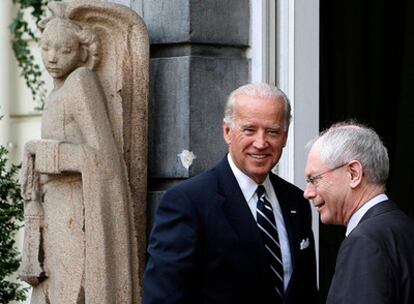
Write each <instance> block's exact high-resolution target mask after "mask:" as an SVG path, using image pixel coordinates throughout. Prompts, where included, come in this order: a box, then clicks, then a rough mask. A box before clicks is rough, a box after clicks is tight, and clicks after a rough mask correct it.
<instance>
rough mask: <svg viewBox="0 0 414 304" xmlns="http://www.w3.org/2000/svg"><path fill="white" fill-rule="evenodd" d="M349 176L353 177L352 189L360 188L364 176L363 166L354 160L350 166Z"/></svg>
mask: <svg viewBox="0 0 414 304" xmlns="http://www.w3.org/2000/svg"><path fill="white" fill-rule="evenodd" d="M348 170H349V174H350V175H351V181H350V186H351V188H356V187H358V186H359V185H360V184H361V182H362V177H363V176H364V170H363V168H362V164H361V163H360V162H359V161H357V160H352V161H350V162H349V164H348Z"/></svg>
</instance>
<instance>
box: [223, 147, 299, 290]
mask: <svg viewBox="0 0 414 304" xmlns="http://www.w3.org/2000/svg"><path fill="white" fill-rule="evenodd" d="M227 160H228V161H229V164H230V168H231V170H232V171H233V174H234V176H235V177H236V180H237V182H238V184H239V187H240V189H241V191H242V193H243V196H244V198H245V199H246V202H247V204H248V206H249V208H250V211H251V212H252V215H253V217H254V219H255V220H256V219H257V213H256V205H257V201H258V200H259V198H258V197H257V194H256V189H257V186H258V184H256V182H255V181H254V180H252V179H251V178H250V177H248V176H247V175H246V174H244V173H243V172H242V171H241V170H240V169H239V168H238V167H237V166H236V165H235V163H234V162H233V159H232V158H231V155H230V153H229V154H227ZM262 185H263V186H264V187H265V189H266V199H267V200H268V201H269V202H270V204H271V205H272V208H273V214H274V216H275V220H276V226H277V233H278V235H279V244H280V251H281V254H282V262H283V272H284V276H283V283H284V285H285V290H286V288H287V286H288V283H289V280H290V277H291V276H292V271H293V269H292V258H291V256H290V247H289V239H288V235H287V231H286V227H285V221H284V220H283V215H282V210H281V209H280V205H279V201H278V200H277V197H276V193H275V190H274V189H273V186H272V183H271V182H270V179H269V175H268V176H267V177H266V179H265V181H264V182H263V184H262Z"/></svg>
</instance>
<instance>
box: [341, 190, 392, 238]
mask: <svg viewBox="0 0 414 304" xmlns="http://www.w3.org/2000/svg"><path fill="white" fill-rule="evenodd" d="M386 200H388V197H387V196H386V195H385V194H380V195H377V196H375V197H374V198H372V199H370V200H369V201H368V202H366V203H365V204H364V205H363V206H362V207H361V208H359V210H358V211H357V212H355V213H354V214H353V215H352V216H351V218H350V219H349V222H348V225H347V226H346V232H345V236H348V235H349V234H350V233H351V232H352V230H354V228H355V227H356V226H357V225H358V223H359V222H360V221H361V219H362V217H363V216H364V215H365V213H367V211H368V210H369V209H371V208H372V207H374V206H375V205H377V204H379V203H382V202H384V201H386Z"/></svg>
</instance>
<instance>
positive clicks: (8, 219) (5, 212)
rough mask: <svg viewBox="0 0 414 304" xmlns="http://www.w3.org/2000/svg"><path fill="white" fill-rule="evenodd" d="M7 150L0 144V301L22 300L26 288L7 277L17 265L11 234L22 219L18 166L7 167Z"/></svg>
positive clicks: (17, 259) (13, 233) (13, 239)
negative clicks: (17, 175) (17, 176)
mask: <svg viewBox="0 0 414 304" xmlns="http://www.w3.org/2000/svg"><path fill="white" fill-rule="evenodd" d="M7 154H8V151H7V149H6V148H5V147H3V146H0V279H1V282H0V303H1V304H3V303H9V302H11V301H13V300H17V301H23V300H25V299H26V291H27V288H23V287H22V285H21V284H20V283H19V282H12V281H9V280H8V279H7V277H9V276H10V275H11V274H13V273H14V272H15V271H16V270H17V269H18V267H19V265H20V256H19V252H18V251H17V249H16V247H15V236H16V233H17V231H18V230H19V228H20V226H21V225H20V223H21V221H23V199H22V197H21V195H20V186H19V184H18V181H17V179H16V174H17V171H18V169H19V166H16V165H11V166H8V164H7V162H8V158H7Z"/></svg>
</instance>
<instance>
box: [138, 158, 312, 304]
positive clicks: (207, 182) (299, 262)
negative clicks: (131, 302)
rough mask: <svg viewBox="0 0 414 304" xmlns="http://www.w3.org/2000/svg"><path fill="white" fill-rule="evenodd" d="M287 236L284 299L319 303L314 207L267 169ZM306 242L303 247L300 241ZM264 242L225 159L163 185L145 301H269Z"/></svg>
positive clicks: (191, 303)
mask: <svg viewBox="0 0 414 304" xmlns="http://www.w3.org/2000/svg"><path fill="white" fill-rule="evenodd" d="M270 179H271V181H272V184H273V187H274V189H275V192H276V195H277V197H278V200H279V203H280V206H281V209H282V213H283V216H284V220H285V224H286V229H287V232H288V236H289V240H290V250H291V255H292V263H293V274H292V277H291V280H290V283H289V287H288V289H287V292H286V299H285V302H284V303H289V304H290V303H301V304H303V303H316V301H317V300H316V298H317V289H316V273H315V272H316V265H315V251H314V239H313V234H312V231H311V211H310V207H309V203H308V201H306V200H304V199H303V197H302V191H301V190H299V189H298V188H296V187H295V186H293V185H292V184H289V183H288V182H286V181H284V180H282V179H281V178H279V177H277V176H275V175H273V174H271V175H270ZM306 239H308V240H309V246H308V247H307V248H305V249H302V250H301V249H300V243H301V241H302V240H306ZM264 250H265V249H264V245H263V243H262V240H261V236H260V234H259V230H258V228H257V225H256V222H255V219H254V217H253V215H252V213H251V211H250V209H249V207H248V205H247V202H246V201H245V199H244V197H243V194H242V192H241V190H240V187H239V185H238V183H237V180H236V178H235V177H234V175H233V173H232V171H231V169H230V166H229V164H228V161H227V158H224V159H223V160H222V161H221V162H220V163H219V164H218V165H217V166H216V167H214V168H213V169H211V170H209V171H206V172H204V173H202V174H200V175H198V176H196V177H194V178H191V179H188V180H186V181H185V182H183V183H181V184H180V185H178V186H176V187H174V188H173V189H171V190H170V191H168V192H167V193H166V194H165V196H164V197H163V199H162V200H161V203H160V206H159V208H158V210H157V213H156V216H155V224H154V228H153V231H152V234H151V238H150V241H149V246H148V254H149V259H148V264H147V268H146V272H145V278H144V295H143V301H142V303H143V304H150V303H152V304H153V303H160V304H169V303H180V304H185V303H189V304H196V303H214V304H216V303H223V304H231V303H235V304H239V303H241V304H243V303H246V304H247V303H248V304H266V303H269V304H274V303H275V302H274V301H273V300H272V299H271V297H270V295H269V294H270V290H271V288H272V287H271V286H269V280H267V279H266V273H267V272H266V271H265V269H266V267H268V265H266V263H265V252H264Z"/></svg>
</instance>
